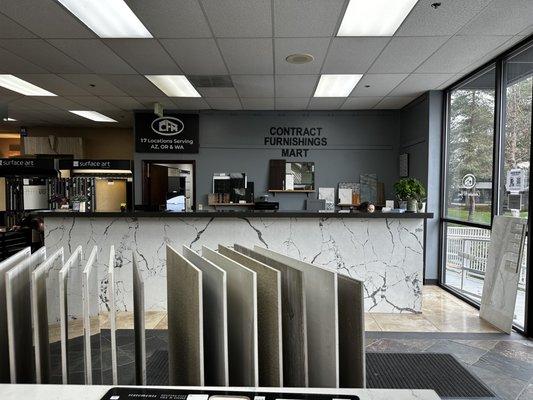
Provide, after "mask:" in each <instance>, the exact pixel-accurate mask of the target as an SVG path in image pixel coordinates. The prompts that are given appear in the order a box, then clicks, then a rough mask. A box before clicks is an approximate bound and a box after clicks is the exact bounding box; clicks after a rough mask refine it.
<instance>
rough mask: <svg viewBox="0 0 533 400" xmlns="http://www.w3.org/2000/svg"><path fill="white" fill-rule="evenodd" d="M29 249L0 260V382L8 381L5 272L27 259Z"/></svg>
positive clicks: (9, 380)
mask: <svg viewBox="0 0 533 400" xmlns="http://www.w3.org/2000/svg"><path fill="white" fill-rule="evenodd" d="M30 255H31V249H30V248H29V247H26V248H25V249H23V250H20V251H19V252H18V253H16V254H13V255H12V256H11V257H9V258H6V259H5V260H4V261H2V262H0V383H9V382H11V378H10V375H9V339H8V333H7V303H6V301H7V299H6V272H7V271H9V270H10V269H11V268H13V267H14V266H15V265H17V264H18V263H19V262H21V261H23V260H25V259H27V258H28V257H29V256H30Z"/></svg>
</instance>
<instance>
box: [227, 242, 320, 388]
mask: <svg viewBox="0 0 533 400" xmlns="http://www.w3.org/2000/svg"><path fill="white" fill-rule="evenodd" d="M233 247H234V248H235V250H237V251H238V252H239V253H242V254H245V255H247V256H248V257H251V258H253V259H255V260H257V261H260V262H261V263H263V264H266V265H268V266H269V267H271V268H274V269H277V270H278V271H280V273H281V299H282V305H281V309H282V324H281V325H282V334H283V346H282V347H283V386H284V387H307V386H309V380H308V367H307V324H306V314H305V293H304V287H303V274H302V272H301V271H299V270H297V269H296V268H291V267H289V266H288V265H286V264H283V263H280V262H278V261H275V260H273V259H271V258H268V257H266V256H263V255H261V254H259V253H257V252H255V251H253V250H251V249H249V248H247V247H244V246H241V245H239V244H234V246H233Z"/></svg>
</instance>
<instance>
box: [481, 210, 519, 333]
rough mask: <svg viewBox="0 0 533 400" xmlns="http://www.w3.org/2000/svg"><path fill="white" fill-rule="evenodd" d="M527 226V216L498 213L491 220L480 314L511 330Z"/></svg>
mask: <svg viewBox="0 0 533 400" xmlns="http://www.w3.org/2000/svg"><path fill="white" fill-rule="evenodd" d="M526 230H527V220H526V219H521V218H513V217H504V216H496V217H494V220H493V222H492V230H491V234H490V246H489V255H488V257H487V268H486V270H485V279H484V283H483V293H482V295H481V307H480V310H479V316H480V318H482V319H484V320H485V321H487V322H489V323H490V324H492V325H494V326H495V327H496V328H498V329H500V330H502V331H503V332H506V333H509V334H510V333H511V330H512V327H513V316H514V310H515V304H516V292H517V290H518V280H519V277H520V267H521V265H522V260H523V257H524V241H525V237H526Z"/></svg>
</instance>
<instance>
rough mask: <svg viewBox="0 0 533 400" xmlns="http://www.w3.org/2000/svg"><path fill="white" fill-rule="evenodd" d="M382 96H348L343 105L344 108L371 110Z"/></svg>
mask: <svg viewBox="0 0 533 400" xmlns="http://www.w3.org/2000/svg"><path fill="white" fill-rule="evenodd" d="M381 99H382V97H348V98H347V99H346V101H345V102H344V104H343V105H342V106H341V109H342V110H370V109H371V108H373V107H374V106H375V105H376V104H378V103H379V102H380V101H381Z"/></svg>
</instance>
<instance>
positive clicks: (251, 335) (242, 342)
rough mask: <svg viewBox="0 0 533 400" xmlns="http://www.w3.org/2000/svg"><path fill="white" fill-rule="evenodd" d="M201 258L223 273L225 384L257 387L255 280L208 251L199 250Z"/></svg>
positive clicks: (247, 270)
mask: <svg viewBox="0 0 533 400" xmlns="http://www.w3.org/2000/svg"><path fill="white" fill-rule="evenodd" d="M202 256H203V257H204V258H206V259H207V260H209V261H211V262H212V263H213V264H215V265H217V266H218V267H219V268H222V269H223V270H224V271H226V277H227V284H228V362H229V384H230V386H259V365H258V361H259V360H258V358H259V357H258V344H257V276H256V274H255V272H253V271H252V270H250V269H248V268H246V267H244V266H242V265H240V264H238V263H236V262H235V261H233V260H231V259H229V258H228V257H226V256H223V255H222V254H219V253H217V252H216V251H214V250H211V249H209V248H208V247H205V246H204V247H202Z"/></svg>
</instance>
